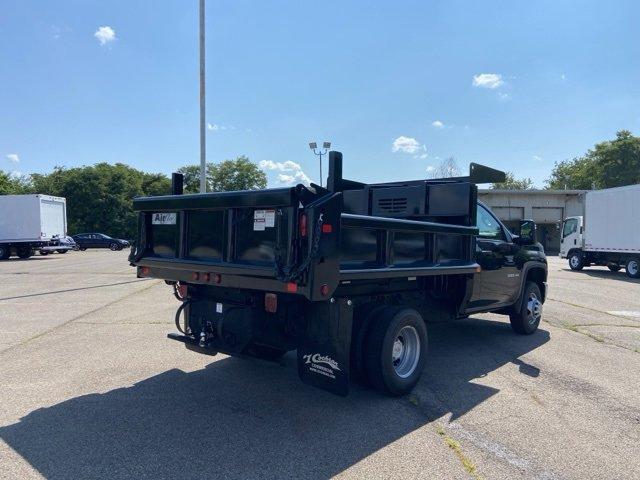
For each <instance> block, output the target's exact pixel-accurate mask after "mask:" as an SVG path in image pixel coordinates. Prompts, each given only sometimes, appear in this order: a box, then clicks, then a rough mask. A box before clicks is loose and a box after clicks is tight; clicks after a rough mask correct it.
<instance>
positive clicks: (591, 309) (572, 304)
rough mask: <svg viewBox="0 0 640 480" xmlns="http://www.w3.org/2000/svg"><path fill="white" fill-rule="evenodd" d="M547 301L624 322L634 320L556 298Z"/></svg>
mask: <svg viewBox="0 0 640 480" xmlns="http://www.w3.org/2000/svg"><path fill="white" fill-rule="evenodd" d="M548 300H552V301H554V302H558V303H562V304H564V305H569V306H571V307H576V308H582V309H584V310H589V311H591V312H597V313H602V314H604V315H609V316H610V317H614V318H622V319H624V320H631V321H633V320H635V319H634V318H633V317H628V316H624V315H615V314H613V313H611V312H607V311H605V310H598V309H597V308H592V307H586V306H584V305H578V304H577V303H571V302H567V301H565V300H558V299H557V298H553V297H549V298H548Z"/></svg>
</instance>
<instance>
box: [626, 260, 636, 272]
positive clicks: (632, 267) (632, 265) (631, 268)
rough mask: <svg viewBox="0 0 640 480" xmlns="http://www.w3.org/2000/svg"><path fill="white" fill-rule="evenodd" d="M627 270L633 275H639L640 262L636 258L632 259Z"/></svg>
mask: <svg viewBox="0 0 640 480" xmlns="http://www.w3.org/2000/svg"><path fill="white" fill-rule="evenodd" d="M627 271H628V272H629V274H631V275H637V274H638V262H637V261H635V260H631V261H630V262H629V263H627Z"/></svg>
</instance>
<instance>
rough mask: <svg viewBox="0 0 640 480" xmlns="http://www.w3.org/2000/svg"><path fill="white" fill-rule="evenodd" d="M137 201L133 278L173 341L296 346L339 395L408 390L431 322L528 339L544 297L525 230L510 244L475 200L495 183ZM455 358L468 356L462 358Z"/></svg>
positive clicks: (178, 183)
mask: <svg viewBox="0 0 640 480" xmlns="http://www.w3.org/2000/svg"><path fill="white" fill-rule="evenodd" d="M173 179H174V182H173V194H172V195H168V196H161V197H147V198H136V199H135V200H134V209H135V210H136V211H137V212H139V213H138V214H139V222H138V235H137V242H135V243H134V244H133V245H132V252H131V255H130V258H129V260H130V262H131V265H132V266H135V267H136V268H137V274H138V276H139V277H145V278H159V279H163V280H165V281H166V282H167V283H169V284H171V285H173V286H174V289H175V292H174V293H175V295H176V297H177V298H178V299H179V300H180V302H181V304H180V306H179V308H178V309H177V312H176V316H175V323H176V328H177V329H178V331H179V333H171V334H169V338H170V339H173V340H176V341H178V342H182V343H183V344H184V345H185V346H186V347H187V348H188V349H190V350H193V351H195V352H200V353H203V354H209V355H215V354H217V353H218V352H222V353H225V354H228V355H233V356H241V357H242V356H251V357H258V358H262V359H267V360H277V359H279V358H280V357H282V356H283V355H284V354H286V353H287V352H288V351H294V350H295V351H296V354H297V366H298V373H299V376H300V378H301V380H302V381H303V382H305V383H308V384H311V385H314V386H316V387H320V388H323V389H326V390H328V391H331V392H333V393H336V394H339V395H346V394H347V393H348V390H349V384H350V381H351V379H355V380H361V381H363V382H365V383H367V384H369V385H372V386H373V387H374V388H376V389H378V390H380V391H382V392H384V393H387V394H390V395H402V394H405V393H407V392H409V391H410V390H411V389H412V388H413V387H414V386H415V385H416V383H417V382H418V380H419V378H420V375H421V373H422V371H423V369H424V368H425V365H426V363H427V362H428V357H427V330H428V324H429V323H430V322H433V321H438V320H445V319H446V320H449V319H450V320H454V319H459V318H466V317H468V316H469V315H471V314H474V313H480V312H489V311H491V312H497V313H501V314H505V315H508V316H509V318H510V322H511V326H512V327H513V329H514V330H515V332H517V333H519V334H532V333H534V332H535V331H536V329H537V327H538V324H539V322H540V318H541V315H542V305H543V303H544V300H545V296H546V292H547V283H546V280H547V264H546V257H545V254H544V251H543V249H542V247H541V246H540V244H538V243H536V241H535V224H534V223H533V222H532V221H529V220H525V221H523V222H521V225H520V231H519V232H518V234H517V235H516V234H513V233H511V232H510V231H509V230H508V229H507V228H506V227H505V226H504V225H503V224H502V223H501V222H500V221H499V220H498V219H497V218H496V217H495V216H494V215H493V214H492V213H491V211H490V210H489V209H488V208H487V207H486V206H484V205H482V204H481V203H479V202H478V200H477V187H476V184H478V183H488V182H500V181H503V180H504V173H503V172H500V171H497V170H494V169H491V168H488V167H484V166H482V165H477V164H471V167H470V174H469V176H467V177H457V178H444V179H430V180H415V181H399V182H391V183H374V184H365V183H360V182H356V181H351V180H346V179H343V178H342V154H341V153H340V152H330V154H329V176H328V179H327V185H326V187H322V186H319V185H315V184H311V185H310V186H304V185H297V186H296V187H289V188H275V189H265V190H256V191H242V192H220V193H207V194H193V195H183V194H182V178H181V176H180V175H177V174H174V178H173ZM460 361H466V360H465V359H461V360H460Z"/></svg>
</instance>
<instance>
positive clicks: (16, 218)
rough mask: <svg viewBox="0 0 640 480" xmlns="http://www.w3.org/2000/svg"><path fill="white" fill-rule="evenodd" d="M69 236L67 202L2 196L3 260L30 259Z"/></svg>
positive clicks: (0, 246) (0, 250) (45, 197)
mask: <svg viewBox="0 0 640 480" xmlns="http://www.w3.org/2000/svg"><path fill="white" fill-rule="evenodd" d="M66 234H67V201H66V200H65V199H64V198H61V197H52V196H50V195H0V260H6V259H8V258H9V257H10V256H11V255H12V254H14V255H17V256H18V257H20V258H29V257H30V256H31V255H33V254H34V252H35V250H36V249H40V248H43V247H47V246H49V244H50V243H51V242H56V241H58V239H60V238H64V237H65V236H66Z"/></svg>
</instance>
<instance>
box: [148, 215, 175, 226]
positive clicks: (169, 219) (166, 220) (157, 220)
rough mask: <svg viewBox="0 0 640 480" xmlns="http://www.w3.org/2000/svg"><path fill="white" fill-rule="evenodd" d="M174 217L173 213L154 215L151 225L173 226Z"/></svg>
mask: <svg viewBox="0 0 640 480" xmlns="http://www.w3.org/2000/svg"><path fill="white" fill-rule="evenodd" d="M176 217H177V214H175V213H154V214H153V218H152V219H151V223H152V224H153V225H175V224H176Z"/></svg>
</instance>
